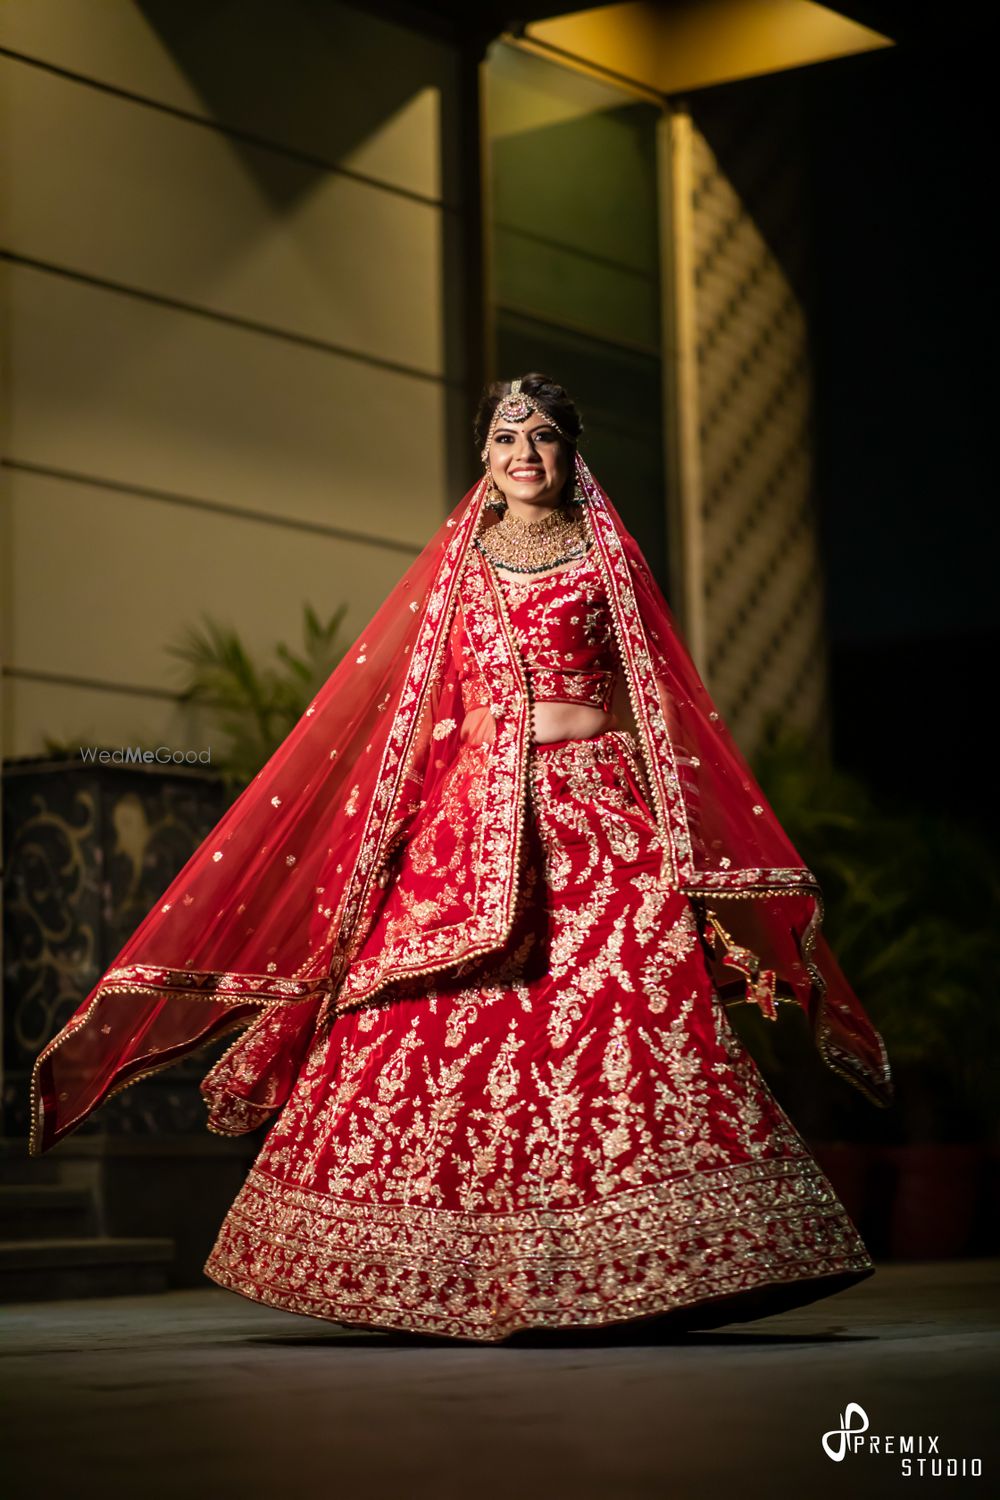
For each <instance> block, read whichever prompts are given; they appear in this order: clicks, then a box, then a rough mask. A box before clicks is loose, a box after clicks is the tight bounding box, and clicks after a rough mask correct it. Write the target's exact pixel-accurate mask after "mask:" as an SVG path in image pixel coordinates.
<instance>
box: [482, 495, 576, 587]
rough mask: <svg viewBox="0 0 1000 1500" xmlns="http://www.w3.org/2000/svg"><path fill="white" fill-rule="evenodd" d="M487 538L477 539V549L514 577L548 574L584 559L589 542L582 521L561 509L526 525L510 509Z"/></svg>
mask: <svg viewBox="0 0 1000 1500" xmlns="http://www.w3.org/2000/svg"><path fill="white" fill-rule="evenodd" d="M485 535H486V536H487V537H489V543H490V544H489V546H488V547H487V546H485V545H484V541H483V538H482V537H478V536H477V537H476V538H475V545H476V546H477V548H478V549H479V551H480V552H481V553H482V555H483V556H484V557H485V558H486V560H487V562H491V563H493V564H494V566H496V567H500V568H506V569H507V570H508V572H511V573H544V572H546V571H547V570H548V569H550V568H558V567H561V566H562V564H563V563H568V562H572V561H573V560H574V559H575V558H577V557H583V555H584V553H585V552H586V551H587V547H588V544H589V538H588V536H587V531H586V527H585V526H584V524H583V519H582V517H580V516H578V515H574V514H573V513H572V512H571V511H568V510H566V509H564V507H563V506H561V505H560V506H557V507H556V508H555V509H554V510H553V511H551V512H550V513H549V514H548V515H547V516H543V517H542V518H541V520H540V521H522V520H521V518H520V517H519V516H516V515H515V514H514V512H513V511H512V510H510V509H509V508H508V509H507V510H505V511H504V513H503V516H502V518H501V519H500V520H499V521H498V522H497V523H496V525H494V526H490V527H489V528H488V529H487V531H486V533H485Z"/></svg>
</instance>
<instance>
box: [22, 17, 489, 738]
mask: <svg viewBox="0 0 1000 1500" xmlns="http://www.w3.org/2000/svg"><path fill="white" fill-rule="evenodd" d="M0 48H2V49H3V50H2V53H0V90H2V93H3V96H4V99H5V112H6V119H5V122H4V123H5V127H6V128H5V130H4V136H5V139H6V142H7V144H6V147H5V151H6V158H7V159H6V162H5V173H4V176H5V179H6V182H7V189H6V207H5V222H4V225H3V244H4V247H5V249H6V251H7V253H8V257H9V258H8V260H7V264H6V268H5V272H6V274H5V278H4V282H3V287H2V292H0V296H2V301H3V309H4V321H5V325H6V345H5V349H4V353H3V360H4V372H5V395H4V409H3V453H4V481H5V485H6V497H5V498H6V502H7V504H6V507H5V512H6V514H5V535H4V560H3V583H4V604H3V617H2V632H3V644H4V660H5V673H4V696H3V751H4V755H5V756H7V757H11V756H16V755H25V754H37V753H40V752H42V751H43V750H44V749H45V748H46V743H47V741H49V740H52V741H55V742H58V743H60V744H66V745H75V744H77V743H94V742H98V743H100V744H104V745H115V744H121V743H123V742H127V743H137V742H138V743H143V744H145V745H147V746H154V745H157V744H161V743H167V744H171V745H174V746H184V747H187V746H191V745H195V746H200V745H202V744H204V743H205V740H204V738H203V737H199V735H200V730H199V727H198V722H197V719H196V718H195V717H194V716H193V715H192V714H191V713H190V712H189V711H188V710H181V709H180V708H179V706H178V705H177V704H176V702H175V701H174V698H173V697H172V694H173V693H175V692H176V688H177V686H178V683H179V676H178V673H179V670H180V669H179V665H178V664H177V663H175V662H173V660H172V659H171V658H170V657H169V656H168V655H167V654H166V652H165V650H164V647H165V646H166V644H167V643H168V641H171V640H174V639H175V638H176V637H177V635H178V633H179V632H180V631H181V630H182V629H183V627H185V626H186V625H188V624H190V623H195V622H196V620H197V619H198V618H200V616H201V615H202V614H203V613H209V614H211V615H213V616H214V617H216V618H218V619H219V620H221V621H224V622H226V623H228V624H231V625H233V626H234V627H235V628H236V629H237V630H238V631H239V632H240V634H241V635H242V637H243V639H244V640H245V642H246V644H247V646H248V647H249V648H250V649H251V650H252V651H254V652H258V653H260V654H262V655H266V654H267V653H268V652H269V649H270V647H271V646H272V644H273V643H274V642H276V641H278V640H285V641H287V642H288V643H289V644H294V643H295V642H296V641H297V640H298V639H299V637H300V632H301V621H302V607H303V604H304V603H305V602H309V603H311V604H312V605H313V606H314V607H315V609H316V610H317V612H318V613H319V614H320V615H321V616H323V617H326V616H328V615H329V614H331V613H332V612H333V610H334V608H335V607H336V606H337V605H338V604H340V603H341V602H342V601H346V603H347V604H348V606H349V613H348V617H347V621H346V626H345V631H346V640H350V639H352V638H353V637H354V635H356V634H357V632H359V631H360V630H361V629H362V628H363V627H364V624H365V623H366V621H367V619H368V618H369V616H370V615H371V613H372V612H373V611H374V609H375V608H376V607H377V605H378V604H379V602H380V601H381V599H382V598H383V597H384V595H385V593H386V592H387V590H388V589H389V588H390V587H391V586H392V584H393V583H394V582H395V581H396V579H397V578H398V577H399V575H400V574H401V573H402V571H403V570H404V569H405V567H406V566H407V565H408V563H409V561H410V559H411V558H412V556H413V555H414V554H415V552H416V551H417V550H418V549H419V547H420V546H421V545H422V544H423V542H424V541H425V540H426V539H427V536H428V535H429V533H430V532H431V530H432V529H433V528H434V527H435V526H436V525H437V524H438V523H439V522H440V519H441V517H442V515H443V514H444V513H445V512H446V511H447V510H448V509H449V508H450V507H451V506H452V505H453V504H454V503H455V501H456V500H457V499H458V497H459V495H460V494H461V493H462V490H463V489H464V487H465V485H466V484H467V483H468V482H470V480H471V478H472V477H474V473H475V456H474V455H473V454H472V453H471V444H469V445H467V446H469V448H470V452H469V453H468V454H466V453H465V451H464V446H463V445H462V437H463V429H462V424H461V423H458V422H456V420H455V414H456V412H458V411H462V410H463V409H464V407H465V406H467V404H468V403H467V399H466V397H465V394H464V388H463V380H464V371H463V369H462V350H463V347H464V336H463V330H462V300H463V299H462V278H461V275H460V273H459V272H458V271H456V269H455V268H456V266H460V260H459V259H458V253H457V241H458V233H459V231H458V225H459V217H460V208H461V203H460V193H459V181H458V178H459V170H458V158H457V146H456V144H455V143H456V142H457V140H458V135H459V132H458V128H457V122H456V115H457V110H458V65H457V58H456V56H455V54H454V52H453V50H452V49H451V48H450V47H449V46H448V45H447V44H446V43H445V42H443V41H435V40H433V39H429V38H427V37H426V36H421V35H418V34H416V33H414V32H411V31H409V30H407V29H404V28H402V27H400V26H397V25H394V24H389V23H388V22H386V21H383V20H380V19H376V18H374V17H372V16H371V15H369V14H367V13H366V12H365V11H364V10H363V9H362V8H352V7H350V6H348V5H343V4H338V3H336V0H283V3H282V4H281V5H277V4H275V3H274V0H226V3H218V4H213V5H211V6H176V5H172V4H170V3H168V0H145V3H135V0H106V3H102V4H100V5H95V4H93V3H92V0H6V3H5V4H4V5H3V6H2V7H0ZM465 425H466V426H467V425H468V424H467V422H466V424H465Z"/></svg>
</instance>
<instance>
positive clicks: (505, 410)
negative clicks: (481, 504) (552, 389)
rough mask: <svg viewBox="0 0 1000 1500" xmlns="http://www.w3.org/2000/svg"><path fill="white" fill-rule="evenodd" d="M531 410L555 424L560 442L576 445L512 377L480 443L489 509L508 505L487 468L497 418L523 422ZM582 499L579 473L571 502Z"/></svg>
mask: <svg viewBox="0 0 1000 1500" xmlns="http://www.w3.org/2000/svg"><path fill="white" fill-rule="evenodd" d="M532 412H537V413H538V415H539V416H540V417H544V418H545V420H546V422H547V423H548V424H549V426H550V427H552V428H554V430H555V431H556V432H558V434H559V436H560V437H561V438H562V440H563V442H564V443H567V444H568V445H569V447H570V448H572V449H573V450H574V451H575V449H576V443H575V442H574V440H573V439H572V438H569V437H567V436H566V434H565V432H563V430H562V428H561V427H560V426H559V423H558V422H557V421H556V420H555V418H554V417H553V416H552V414H551V412H548V411H546V410H545V407H544V406H541V405H540V404H539V403H538V402H537V401H536V400H535V398H534V397H533V396H530V395H529V394H528V393H527V391H522V390H521V381H520V379H518V380H512V381H511V386H510V390H509V392H508V393H507V395H506V396H504V397H503V399H502V400H501V401H498V402H497V406H496V410H495V411H494V413H493V416H492V418H491V420H490V425H489V431H488V432H487V434H486V441H485V443H484V444H483V450H482V453H481V454H480V457H481V458H482V460H483V466H484V468H485V470H486V480H487V485H488V496H489V498H488V499H487V501H486V508H487V509H488V510H495V511H497V512H498V513H499V514H500V515H502V514H503V512H504V511H505V510H506V509H507V501H506V499H505V498H504V496H503V494H502V493H501V491H500V489H499V488H498V487H497V484H496V481H495V480H494V478H493V475H492V472H491V470H490V444H491V443H492V441H493V434H494V432H495V431H496V429H497V426H498V424H499V423H500V422H514V423H520V422H526V421H527V420H528V418H529V417H530V416H531V414H532ZM582 430H583V429H582V428H581V431H582ZM585 499H586V496H585V495H584V493H583V490H582V489H581V488H580V480H579V477H577V479H576V480H575V482H574V485H573V494H572V496H571V502H572V504H574V505H582V504H583V503H584V501H585Z"/></svg>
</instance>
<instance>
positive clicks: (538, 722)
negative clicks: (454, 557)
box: [476, 375, 620, 744]
mask: <svg viewBox="0 0 1000 1500" xmlns="http://www.w3.org/2000/svg"><path fill="white" fill-rule="evenodd" d="M501 397H503V398H504V399H503V400H501ZM546 397H547V398H548V400H547V402H546V405H545V406H544V407H543V408H541V409H539V408H538V407H533V402H534V401H536V400H537V401H545V400H546ZM522 412H523V413H526V415H525V416H524V418H523V420H521V421H518V420H516V418H517V415H518V414H519V413H522ZM476 428H477V437H478V438H479V441H480V442H481V443H482V445H483V447H482V456H483V462H484V464H485V465H486V471H487V477H488V482H489V493H490V497H491V498H490V501H489V504H490V506H491V508H492V509H493V510H494V511H496V512H498V513H499V515H500V517H501V519H500V523H499V525H497V526H495V527H493V528H492V530H491V531H490V532H489V535H488V539H486V538H480V539H478V541H477V545H478V548H479V551H480V553H481V554H482V555H483V556H484V557H485V558H486V559H487V560H488V561H489V562H490V563H491V564H492V567H493V570H494V572H495V574H496V576H497V578H498V579H500V580H501V581H503V582H504V584H505V588H504V591H503V592H504V596H505V597H506V599H507V604H508V609H509V611H510V614H511V621H512V624H513V626H514V629H515V631H516V633H517V635H518V638H519V640H520V641H521V642H522V649H523V650H524V652H525V656H526V665H527V668H528V672H529V678H530V679H531V680H532V686H533V689H534V690H533V692H532V697H531V702H532V714H531V737H532V740H533V742H534V743H535V744H551V743H552V742H554V741H556V740H561V739H572V740H586V739H591V738H593V736H594V735H597V734H603V733H604V732H605V731H607V730H610V729H616V728H618V727H620V726H619V719H618V716H617V715H616V714H615V713H612V712H611V695H612V692H613V689H614V684H615V678H616V675H617V674H616V671H615V663H614V633H613V630H612V626H611V620H610V616H609V615H608V614H607V611H606V610H603V609H602V608H601V599H602V590H601V587H600V576H599V573H598V574H596V593H594V587H595V572H594V570H593V568H591V569H590V570H589V575H588V571H587V570H586V569H584V570H580V569H578V568H577V567H576V564H577V562H578V560H579V559H581V558H584V557H586V556H587V555H588V553H589V552H590V550H591V548H592V542H591V540H590V538H589V537H588V535H587V531H586V527H585V526H584V524H583V520H582V516H581V514H580V501H581V500H582V494H581V493H580V492H579V490H578V488H577V486H576V481H575V473H574V460H575V457H576V444H577V440H578V438H579V436H580V432H581V431H582V423H581V422H580V418H579V414H578V412H577V411H576V407H575V406H574V404H573V403H572V402H571V401H570V400H569V399H568V398H567V397H566V395H565V392H563V391H562V390H561V388H560V387H559V386H556V385H555V384H554V383H553V382H552V381H550V380H547V379H546V377H545V376H544V375H525V376H523V377H522V378H521V379H520V380H516V381H514V382H513V384H512V385H511V387H510V389H509V390H507V389H506V388H505V387H500V386H493V387H491V388H490V390H489V391H488V392H487V394H486V396H485V397H484V398H483V401H482V403H481V405H480V409H479V415H478V418H477V423H476ZM571 570H572V571H573V577H572V579H569V578H567V579H566V580H565V581H564V584H562V585H560V584H558V583H556V584H555V586H554V587H544V586H543V585H545V584H548V583H550V582H551V580H553V579H558V578H559V576H560V574H562V573H569V572H570V571H571ZM588 585H589V587H590V591H591V593H593V594H594V597H593V599H591V600H590V608H589V610H587V611H585V616H584V617H581V616H574V615H572V614H571V615H570V616H569V620H570V621H571V622H572V623H571V626H570V633H571V634H572V626H573V625H577V624H578V623H579V621H580V619H581V618H585V625H584V632H583V634H584V637H585V640H584V642H583V643H582V644H583V648H584V654H585V655H587V656H588V657H593V658H594V660H593V661H590V660H588V662H587V663H586V664H581V663H580V662H576V664H575V665H574V666H573V667H572V668H571V669H567V668H565V667H564V668H563V669H562V670H561V671H560V672H559V674H558V676H554V675H553V673H552V671H551V669H550V671H549V673H548V675H545V674H544V673H538V672H536V671H534V669H533V665H532V662H533V659H537V653H538V651H539V648H541V649H542V650H543V651H548V652H549V653H550V654H551V652H552V651H553V649H556V648H555V647H554V632H555V631H556V630H557V628H558V627H557V620H558V616H559V611H560V610H562V612H563V613H565V611H566V609H567V607H568V608H569V609H572V608H573V606H574V603H576V605H577V606H580V605H581V604H585V603H586V602H587V598H588V595H587V588H588ZM563 625H564V628H565V625H566V622H565V621H564V622H563ZM602 648H603V651H602ZM566 654H567V653H564V655H566ZM574 654H575V655H579V654H580V652H579V651H577V653H574ZM595 675H596V681H595V680H594V679H595ZM588 686H590V687H592V688H593V689H594V690H595V691H596V697H595V696H594V692H591V694H590V696H589V697H588V695H587V691H586V690H587V688H588Z"/></svg>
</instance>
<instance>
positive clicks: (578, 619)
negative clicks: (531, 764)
mask: <svg viewBox="0 0 1000 1500" xmlns="http://www.w3.org/2000/svg"><path fill="white" fill-rule="evenodd" d="M497 576H498V578H499V582H500V587H501V589H502V591H503V596H504V600H505V602H506V605H507V613H508V615H509V617H510V623H511V628H512V629H513V631H514V635H515V638H516V640H517V644H518V647H519V648H520V652H521V655H522V657H523V659H524V664H525V667H526V669H527V673H528V678H529V681H530V684H531V694H532V698H533V699H534V701H535V702H536V703H584V704H587V705H589V706H591V707H593V708H600V709H603V710H604V712H605V713H610V711H611V700H612V695H613V693H614V686H615V675H616V670H617V651H616V647H615V637H614V627H613V625H612V621H611V610H610V608H609V605H608V598H607V594H606V592H605V588H604V579H603V577H602V575H601V570H600V568H599V566H598V564H597V562H596V560H595V558H594V554H593V549H591V551H590V552H589V553H588V554H587V555H586V556H585V557H582V558H580V559H579V561H578V562H575V563H573V564H572V565H571V566H570V567H568V568H563V569H561V570H560V571H559V572H558V573H549V574H548V575H547V576H545V577H543V578H540V579H530V578H529V579H524V580H523V581H522V580H521V579H517V580H514V579H511V578H506V577H503V576H501V575H497Z"/></svg>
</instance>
